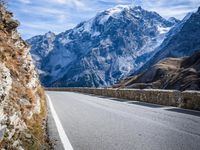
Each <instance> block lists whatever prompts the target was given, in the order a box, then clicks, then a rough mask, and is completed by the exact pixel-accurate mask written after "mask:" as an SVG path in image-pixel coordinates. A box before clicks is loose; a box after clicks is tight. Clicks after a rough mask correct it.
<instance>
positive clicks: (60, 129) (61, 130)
mask: <svg viewBox="0 0 200 150" xmlns="http://www.w3.org/2000/svg"><path fill="white" fill-rule="evenodd" d="M46 96H47V99H48V101H49V106H50V109H51V113H52V115H53V118H54V121H55V123H56V127H57V129H58V133H59V136H60V139H61V142H62V144H63V147H64V149H65V150H73V147H72V145H71V143H70V142H69V139H68V137H67V135H66V133H65V130H64V128H63V126H62V124H61V122H60V120H59V118H58V115H57V114H56V111H55V109H54V107H53V104H52V101H51V98H50V97H49V95H47V94H46Z"/></svg>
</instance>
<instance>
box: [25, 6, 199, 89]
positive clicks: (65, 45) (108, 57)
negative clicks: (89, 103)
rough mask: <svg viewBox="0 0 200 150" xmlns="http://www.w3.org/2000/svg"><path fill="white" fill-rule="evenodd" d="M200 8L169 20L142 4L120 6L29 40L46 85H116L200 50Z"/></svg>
mask: <svg viewBox="0 0 200 150" xmlns="http://www.w3.org/2000/svg"><path fill="white" fill-rule="evenodd" d="M199 13H200V11H199V10H198V11H197V12H196V13H189V14H187V16H186V17H185V18H184V19H183V20H181V21H179V20H177V19H176V18H173V17H172V18H169V19H168V20H167V19H165V18H163V17H161V16H160V15H159V14H158V13H156V12H151V11H147V10H144V9H143V8H141V7H140V6H137V7H132V6H116V7H114V8H111V9H108V10H105V11H103V12H100V13H98V14H97V15H96V16H95V17H94V18H92V19H90V20H88V21H85V22H82V23H80V24H79V25H77V26H76V27H75V28H73V29H71V30H67V31H65V32H63V33H60V34H58V35H55V34H54V33H52V32H49V33H47V34H45V35H39V36H35V37H33V38H31V39H29V40H28V43H29V44H30V45H31V53H32V57H33V59H34V60H35V64H36V66H37V68H38V71H39V73H40V78H41V81H42V83H43V85H44V86H47V87H104V86H110V85H113V84H115V83H117V82H119V80H121V79H123V78H126V77H127V76H130V75H131V76H133V75H136V74H139V73H142V72H144V71H146V70H148V69H149V68H150V67H151V66H153V65H155V64H156V63H158V62H159V61H160V60H162V59H165V58H168V57H174V58H176V57H183V56H191V55H192V54H193V53H194V52H195V51H197V50H199V49H200V41H199V38H198V35H200V31H199V28H200V24H199V21H198V20H200V14H199ZM129 78H130V77H129Z"/></svg>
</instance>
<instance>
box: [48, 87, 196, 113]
mask: <svg viewBox="0 0 200 150" xmlns="http://www.w3.org/2000/svg"><path fill="white" fill-rule="evenodd" d="M46 90H48V91H68V92H79V93H87V94H95V95H101V96H108V97H115V98H120V99H124V100H126V99H128V100H134V101H141V102H147V103H153V104H159V105H165V106H175V107H180V108H186V109H194V110H200V91H184V92H181V91H177V90H160V89H158V90H157V89H145V90H141V89H113V88H47V89H46Z"/></svg>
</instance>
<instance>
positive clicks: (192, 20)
mask: <svg viewBox="0 0 200 150" xmlns="http://www.w3.org/2000/svg"><path fill="white" fill-rule="evenodd" d="M199 37H200V7H199V9H198V11H197V12H195V13H189V14H187V15H186V17H185V18H184V19H183V20H182V21H181V22H179V23H178V24H177V25H176V26H175V27H174V28H172V29H171V30H170V31H169V33H168V35H167V37H166V39H165V40H164V41H163V43H162V44H161V45H160V46H159V47H158V48H157V49H156V51H158V52H157V53H156V54H155V56H153V57H152V58H151V59H150V60H149V61H147V62H146V64H145V65H144V66H143V67H141V68H140V69H139V70H138V71H136V72H135V70H134V71H133V72H135V73H134V74H137V73H141V72H144V71H145V70H147V69H148V68H149V67H151V66H152V65H154V64H156V63H157V62H159V61H160V60H162V59H164V58H168V57H174V58H177V57H184V56H191V55H192V54H194V52H195V51H200V38H199Z"/></svg>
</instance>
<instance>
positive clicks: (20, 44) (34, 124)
mask: <svg viewBox="0 0 200 150" xmlns="http://www.w3.org/2000/svg"><path fill="white" fill-rule="evenodd" d="M18 25H19V22H18V21H15V20H13V19H12V13H10V12H8V11H6V10H5V8H4V7H3V6H2V5H0V149H8V150H11V149H20V150H22V149H41V145H43V146H44V147H45V140H46V139H45V128H44V127H45V126H44V119H45V105H44V104H45V103H44V94H43V90H42V88H41V86H40V82H39V80H38V75H37V73H36V71H35V67H34V65H33V63H32V58H31V55H30V53H29V48H28V46H27V44H26V42H25V41H23V40H22V39H21V37H20V35H19V34H18V32H17V30H16V28H17V27H18ZM42 124H43V125H42Z"/></svg>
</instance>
